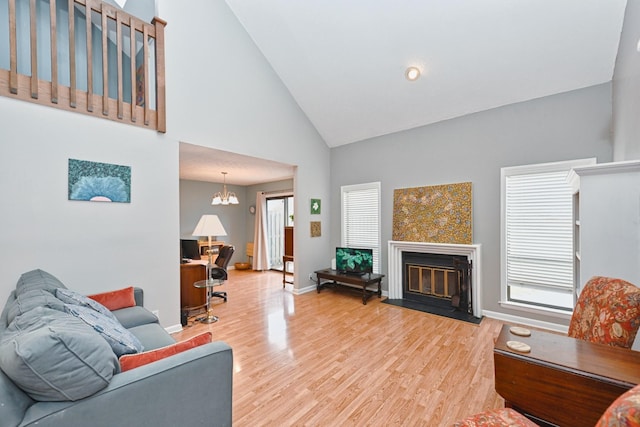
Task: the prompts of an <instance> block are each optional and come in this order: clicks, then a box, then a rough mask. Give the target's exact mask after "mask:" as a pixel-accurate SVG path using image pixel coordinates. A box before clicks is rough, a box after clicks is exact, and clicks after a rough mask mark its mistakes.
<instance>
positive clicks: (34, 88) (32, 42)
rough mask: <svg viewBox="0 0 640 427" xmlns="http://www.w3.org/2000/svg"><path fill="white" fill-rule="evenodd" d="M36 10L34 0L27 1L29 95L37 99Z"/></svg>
mask: <svg viewBox="0 0 640 427" xmlns="http://www.w3.org/2000/svg"><path fill="white" fill-rule="evenodd" d="M37 16H38V11H37V9H36V0H30V2H29V19H30V23H31V32H30V42H29V43H30V46H29V47H30V52H31V97H32V98H33V99H38V39H37V25H38V24H37V22H36V18H37Z"/></svg>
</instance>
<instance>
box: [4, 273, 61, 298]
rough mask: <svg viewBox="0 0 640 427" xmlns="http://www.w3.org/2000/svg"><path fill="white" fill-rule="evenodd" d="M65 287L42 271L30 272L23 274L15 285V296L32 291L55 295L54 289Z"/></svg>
mask: <svg viewBox="0 0 640 427" xmlns="http://www.w3.org/2000/svg"><path fill="white" fill-rule="evenodd" d="M58 288H63V289H66V286H65V285H64V284H63V283H62V282H61V281H60V280H58V279H57V278H56V277H55V276H53V275H52V274H50V273H47V272H46V271H43V270H40V269H38V270H31V271H28V272H26V273H23V274H22V275H21V276H20V278H19V279H18V283H17V284H16V296H18V295H20V294H22V293H25V292H28V291H31V290H33V289H43V290H45V291H47V292H50V293H51V294H52V295H55V292H56V289H58Z"/></svg>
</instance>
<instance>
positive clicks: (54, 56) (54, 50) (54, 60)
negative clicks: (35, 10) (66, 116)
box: [36, 0, 58, 104]
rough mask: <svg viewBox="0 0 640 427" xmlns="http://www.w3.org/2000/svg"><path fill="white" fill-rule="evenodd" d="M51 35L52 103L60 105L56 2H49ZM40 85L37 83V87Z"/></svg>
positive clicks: (50, 0)
mask: <svg viewBox="0 0 640 427" xmlns="http://www.w3.org/2000/svg"><path fill="white" fill-rule="evenodd" d="M49 15H50V18H51V20H50V22H51V25H50V34H51V102H53V103H54V104H57V103H58V42H57V40H58V34H57V33H56V28H57V19H56V1H55V0H49ZM37 84H38V83H37V82H36V85H37Z"/></svg>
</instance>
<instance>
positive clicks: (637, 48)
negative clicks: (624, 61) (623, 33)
mask: <svg viewBox="0 0 640 427" xmlns="http://www.w3.org/2000/svg"><path fill="white" fill-rule="evenodd" d="M636 50H637V51H638V52H640V39H638V45H637V46H636Z"/></svg>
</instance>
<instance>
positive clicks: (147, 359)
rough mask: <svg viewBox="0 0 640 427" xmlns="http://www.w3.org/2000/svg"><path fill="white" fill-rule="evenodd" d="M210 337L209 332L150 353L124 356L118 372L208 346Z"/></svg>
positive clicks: (121, 358)
mask: <svg viewBox="0 0 640 427" xmlns="http://www.w3.org/2000/svg"><path fill="white" fill-rule="evenodd" d="M211 337H212V334H211V332H203V333H201V334H200V335H196V336H195V337H193V338H190V339H188V340H185V341H180V342H177V343H175V344H172V345H168V346H166V347H161V348H158V349H155V350H151V351H144V352H142V353H137V354H125V355H124V356H121V357H120V370H121V371H122V372H125V371H128V370H130V369H134V368H137V367H139V366H143V365H147V364H149V363H152V362H156V361H158V360H161V359H164V358H166V357H169V356H173V355H174V354H178V353H182V352H183V351H187V350H189V349H192V348H195V347H199V346H201V345H204V344H208V343H210V342H211Z"/></svg>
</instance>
